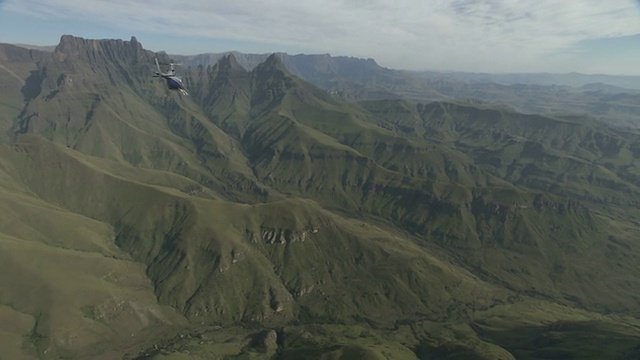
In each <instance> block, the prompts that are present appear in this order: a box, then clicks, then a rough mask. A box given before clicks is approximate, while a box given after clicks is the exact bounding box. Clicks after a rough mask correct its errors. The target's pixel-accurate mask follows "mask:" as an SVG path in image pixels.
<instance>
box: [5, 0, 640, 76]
mask: <svg viewBox="0 0 640 360" xmlns="http://www.w3.org/2000/svg"><path fill="white" fill-rule="evenodd" d="M62 34H72V35H76V36H81V37H85V38H120V39H124V40H129V38H130V37H131V36H136V38H137V39H138V41H140V42H141V43H142V45H143V46H144V47H145V48H146V49H149V50H154V51H159V50H165V51H167V52H169V53H173V54H184V55H190V54H197V53H205V52H223V51H229V50H238V51H242V52H252V53H268V52H279V51H281V52H287V53H290V54H297V53H307V54H317V53H330V54H332V55H347V56H355V57H363V58H374V59H375V60H376V61H377V62H378V63H379V64H380V65H382V66H385V67H390V68H395V69H415V70H458V71H474V72H571V71H577V72H583V73H607V74H635V75H640V1H638V0H609V1H606V0H288V1H285V0H262V1H253V0H225V1H219V0H188V1H177V0H172V1H169V0H153V1H151V0H109V1H104V0H0V42H3V43H30V44H36V45H55V44H57V43H58V41H59V39H60V36H61V35H62Z"/></svg>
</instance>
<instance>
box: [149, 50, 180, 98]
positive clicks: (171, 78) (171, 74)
mask: <svg viewBox="0 0 640 360" xmlns="http://www.w3.org/2000/svg"><path fill="white" fill-rule="evenodd" d="M163 65H164V64H163ZM167 65H169V68H168V69H167V72H162V70H160V63H159V62H158V59H157V58H156V67H157V68H158V71H156V73H155V74H154V75H153V77H161V78H163V79H165V80H167V87H168V88H169V90H178V91H180V93H181V94H182V95H189V93H188V92H187V90H185V88H184V84H183V83H182V79H180V78H179V77H177V76H176V70H175V68H174V66H175V65H180V64H175V63H172V62H171V63H169V64H167Z"/></svg>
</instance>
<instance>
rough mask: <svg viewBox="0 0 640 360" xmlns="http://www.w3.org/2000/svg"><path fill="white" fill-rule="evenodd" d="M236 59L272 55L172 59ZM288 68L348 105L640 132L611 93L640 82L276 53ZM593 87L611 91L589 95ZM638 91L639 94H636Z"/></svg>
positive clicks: (246, 61) (638, 119) (639, 88)
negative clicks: (575, 121) (478, 105)
mask: <svg viewBox="0 0 640 360" xmlns="http://www.w3.org/2000/svg"><path fill="white" fill-rule="evenodd" d="M227 54H233V55H234V57H235V58H236V59H237V61H238V62H239V63H240V64H241V65H242V66H243V67H244V68H245V69H247V70H251V69H253V68H254V67H255V66H257V64H259V63H261V62H263V61H264V60H266V58H267V57H268V56H269V55H268V54H261V55H257V54H242V53H238V52H233V53H219V54H203V55H197V56H178V55H172V57H173V58H175V59H177V60H178V61H180V62H182V63H184V64H185V65H187V66H191V67H194V68H195V67H197V66H200V65H202V66H205V67H206V66H210V65H212V64H214V63H215V62H216V61H218V60H219V59H221V58H222V57H224V56H225V55H227ZM277 55H278V57H279V58H280V59H281V60H282V62H283V63H284V64H285V66H286V67H287V69H288V70H289V71H291V72H292V73H293V74H295V75H297V76H299V77H300V78H302V79H304V80H306V81H308V82H311V83H313V84H314V85H316V86H319V87H321V88H323V89H325V90H328V91H330V92H331V93H332V94H334V95H336V96H339V97H341V98H343V99H346V100H351V101H357V100H380V99H397V98H405V99H409V100H413V101H418V102H424V101H441V100H447V101H451V100H460V99H467V100H471V101H482V102H487V103H492V104H496V105H508V106H511V107H513V108H515V109H516V110H518V111H521V112H526V113H545V114H550V115H555V114H557V113H559V112H560V113H574V114H581V115H589V116H593V117H596V118H599V119H602V120H604V121H607V122H609V123H612V124H617V125H623V126H625V127H634V128H637V127H639V126H640V111H639V109H638V108H637V106H636V105H635V104H633V103H626V102H625V103H620V102H618V101H616V100H615V99H611V97H610V96H609V94H631V95H634V94H638V93H639V92H640V77H633V76H609V75H584V74H577V73H571V74H546V73H541V74H475V73H457V72H452V73H441V72H411V71H399V70H392V69H387V68H383V67H381V66H379V65H378V64H376V63H375V61H374V60H373V59H357V58H349V57H332V56H330V55H328V54H325V55H288V54H283V53H280V54H277ZM593 84H602V86H600V87H599V89H600V90H603V89H604V87H605V86H606V91H602V92H599V93H598V92H590V93H587V94H585V93H584V92H585V91H590V90H594V85H593ZM634 89H635V90H634Z"/></svg>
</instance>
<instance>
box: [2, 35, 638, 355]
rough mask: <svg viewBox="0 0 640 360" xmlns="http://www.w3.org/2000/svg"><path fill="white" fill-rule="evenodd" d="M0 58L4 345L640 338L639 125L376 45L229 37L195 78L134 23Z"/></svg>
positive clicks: (305, 346) (151, 349) (586, 349)
mask: <svg viewBox="0 0 640 360" xmlns="http://www.w3.org/2000/svg"><path fill="white" fill-rule="evenodd" d="M0 56H3V57H4V58H5V59H6V60H5V61H3V62H2V66H3V67H4V68H0V91H1V93H0V94H1V95H2V96H1V97H0V99H2V100H0V106H2V110H3V112H2V117H1V118H0V129H2V141H1V143H0V198H1V199H2V201H0V208H1V209H2V210H4V211H3V214H5V218H4V219H3V220H4V221H2V222H0V258H1V259H2V261H0V270H2V271H0V290H1V291H0V318H1V319H2V321H0V334H2V335H1V336H0V358H20V357H22V358H43V359H57V358H105V359H111V358H136V359H149V358H151V359H161V358H167V357H174V358H178V357H184V356H190V357H196V358H197V357H199V358H216V357H220V358H222V357H226V358H229V359H234V358H236V359H241V358H262V359H275V358H278V359H304V358H319V357H323V356H324V357H325V358H364V359H379V358H399V359H431V358H476V359H500V358H502V359H514V358H518V359H539V358H572V357H573V358H594V359H598V358H613V359H615V358H618V359H625V358H634V357H636V356H637V355H639V353H638V348H637V344H638V342H639V341H640V331H639V330H638V328H637V322H638V316H640V314H639V313H638V302H639V301H640V298H638V293H639V290H640V267H639V266H638V264H640V244H639V243H638V242H637V239H638V237H639V236H640V230H639V228H638V226H637V225H638V223H637V219H638V218H640V212H639V210H638V205H639V204H640V186H639V185H638V184H640V170H639V169H640V163H638V159H639V158H640V133H639V132H638V131H636V130H623V129H620V128H618V127H615V126H612V125H608V124H605V123H603V122H601V121H598V120H596V119H594V118H591V117H586V116H577V115H562V116H561V115H556V116H548V115H539V114H524V113H521V112H518V111H516V110H514V109H512V108H509V107H507V106H497V105H495V104H491V103H486V102H483V101H478V100H474V99H471V100H455V101H433V102H431V101H424V102H419V101H415V99H414V100H412V101H410V100H407V99H404V98H401V97H400V96H399V95H398V94H397V93H393V92H391V91H390V90H385V89H389V86H390V85H389V84H396V85H395V86H397V87H396V88H395V89H396V91H397V90H398V89H400V88H402V89H404V90H403V91H405V92H408V91H409V90H410V89H411V88H412V86H414V84H418V83H420V81H422V80H420V79H417V80H415V81H417V82H415V83H414V82H413V81H414V80H411V79H410V78H404V79H405V80H404V81H405V82H402V81H403V80H402V79H403V77H402V76H404V75H402V76H401V74H399V73H398V72H394V71H391V70H388V69H381V68H380V67H379V66H377V65H376V64H375V62H373V61H371V60H369V61H360V60H357V59H351V58H339V59H335V58H331V57H327V56H319V57H315V58H305V57H300V58H296V59H294V60H292V59H289V60H287V58H286V57H284V58H283V56H282V55H278V54H274V55H270V56H268V57H266V58H265V59H264V60H263V61H261V62H260V63H258V64H257V65H256V66H253V67H245V66H246V64H245V66H243V65H242V63H241V61H240V60H242V57H239V58H237V57H236V55H234V54H227V55H225V56H222V57H220V58H219V59H218V60H217V61H216V62H215V63H209V64H207V65H199V66H195V65H191V66H187V67H183V68H180V69H179V72H180V75H181V76H182V77H183V80H184V82H185V84H186V86H187V88H188V90H189V93H190V95H189V96H183V95H181V94H178V93H170V92H168V90H167V89H166V87H165V85H164V83H163V81H162V80H161V79H157V78H153V77H152V74H153V71H154V67H155V65H154V58H156V57H157V58H159V59H160V60H162V61H167V60H169V56H168V55H167V54H164V53H153V52H151V51H148V50H145V49H144V48H143V46H142V44H140V43H139V42H138V41H137V40H136V39H135V38H131V39H130V40H129V41H123V40H90V39H83V38H78V37H73V36H68V35H65V36H63V37H62V38H61V41H60V44H59V45H58V46H57V47H56V49H55V51H53V52H52V53H44V52H38V51H35V50H27V49H21V48H17V47H14V46H11V45H1V46H0ZM171 58H174V59H176V57H174V56H171ZM177 60H179V61H181V62H184V63H185V64H186V63H187V62H186V61H185V59H177ZM245 60H246V59H245ZM202 61H204V60H202ZM247 61H248V60H247ZM294 67H296V69H297V70H296V72H297V73H298V74H300V75H296V73H294V72H293V71H292V70H291V69H293V68H294ZM303 73H304V74H306V75H305V77H306V76H316V78H317V80H316V81H317V82H322V81H328V82H327V83H328V84H337V85H336V86H338V88H339V89H341V90H344V91H347V90H348V91H351V92H350V93H349V94H351V95H353V96H352V97H349V96H344V93H336V92H335V91H336V89H338V88H335V89H333V90H327V89H326V88H322V87H319V86H316V85H313V84H311V83H309V82H307V81H306V80H304V78H303V76H302V74H303ZM313 74H316V75H313ZM329 75H331V76H334V78H333V80H327V79H328V78H330V76H329ZM451 84H452V83H447V82H443V83H442V86H441V88H440V90H442V91H444V89H446V87H447V86H450V85H451ZM454 85H455V84H454ZM451 86H452V85H451ZM456 86H462V85H459V84H458V85H456ZM340 87H341V88H340ZM509 88H510V87H509ZM517 88H518V87H517V86H516V87H513V88H510V89H517ZM358 89H360V90H359V91H360V92H357V91H356V90H358ZM529 89H531V87H529V86H524V87H522V90H521V91H522V93H525V92H526V91H528V90H529ZM440 90H439V91H440ZM479 90H480V88H479V87H474V86H470V87H462V88H461V89H456V88H455V87H454V88H452V89H451V90H450V91H451V94H453V93H455V92H457V93H463V92H469V93H472V94H475V92H476V91H479ZM600 90H601V89H585V90H584V91H585V94H587V93H590V92H593V95H590V96H594V97H599V96H608V97H609V98H610V101H612V102H613V101H616V102H619V103H620V104H622V103H625V102H629V103H630V102H631V101H632V98H628V97H627V96H631V97H632V96H633V95H630V94H622V95H620V94H611V93H605V92H602V91H600ZM385 91H390V93H391V95H390V98H384V96H382V95H383V92H385ZM487 91H494V93H492V94H490V95H487V96H490V97H494V96H499V95H501V94H505V93H507V90H505V87H504V86H503V85H497V84H494V87H489V88H487ZM541 91H542V90H541ZM557 91H558V92H559V93H561V92H562V91H564V90H563V89H557ZM601 92H602V94H600V93H601ZM478 94H482V93H480V92H478ZM340 95H342V96H340ZM378 95H380V96H378ZM345 97H346V98H349V99H352V98H353V99H355V98H360V99H364V98H369V99H370V100H366V101H364V100H363V101H359V102H354V101H345V99H344V98H345ZM550 97H551V96H550ZM474 98H475V99H477V97H474Z"/></svg>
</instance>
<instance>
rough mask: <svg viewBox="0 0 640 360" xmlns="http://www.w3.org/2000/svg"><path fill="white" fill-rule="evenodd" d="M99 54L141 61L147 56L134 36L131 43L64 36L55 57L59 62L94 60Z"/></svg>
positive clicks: (54, 54) (118, 40)
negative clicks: (79, 59) (81, 59)
mask: <svg viewBox="0 0 640 360" xmlns="http://www.w3.org/2000/svg"><path fill="white" fill-rule="evenodd" d="M99 54H101V55H108V56H111V57H113V58H127V57H131V58H132V59H139V58H140V57H142V56H144V55H145V54H146V52H145V50H144V49H143V47H142V44H141V43H140V42H138V40H137V39H136V38H135V37H134V36H132V37H131V40H130V41H125V40H120V39H98V40H96V39H84V38H82V37H77V36H73V35H62V37H61V38H60V43H59V44H58V46H56V48H55V50H54V53H53V57H54V58H55V59H57V60H59V61H64V60H66V59H68V58H76V57H85V58H89V59H94V58H95V57H97V56H98V55H99Z"/></svg>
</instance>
